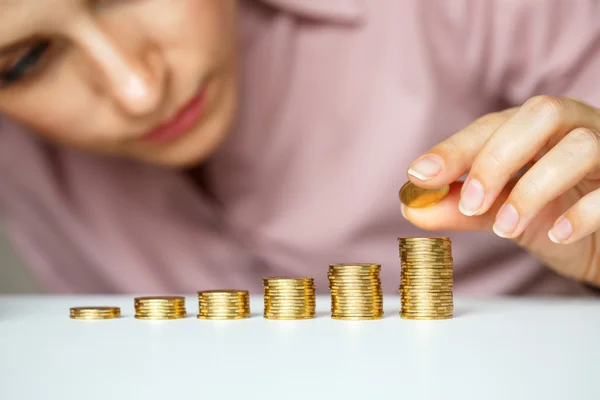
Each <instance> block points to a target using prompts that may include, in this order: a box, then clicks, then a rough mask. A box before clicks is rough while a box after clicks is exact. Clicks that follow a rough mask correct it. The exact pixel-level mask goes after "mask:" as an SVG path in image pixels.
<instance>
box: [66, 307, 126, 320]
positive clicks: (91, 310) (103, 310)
mask: <svg viewBox="0 0 600 400" xmlns="http://www.w3.org/2000/svg"><path fill="white" fill-rule="evenodd" d="M120 316H121V309H120V308H119V307H104V306H103V307H95V306H86V307H71V309H70V310H69V317H70V318H71V319H80V320H84V319H85V320H92V319H113V318H119V317H120Z"/></svg>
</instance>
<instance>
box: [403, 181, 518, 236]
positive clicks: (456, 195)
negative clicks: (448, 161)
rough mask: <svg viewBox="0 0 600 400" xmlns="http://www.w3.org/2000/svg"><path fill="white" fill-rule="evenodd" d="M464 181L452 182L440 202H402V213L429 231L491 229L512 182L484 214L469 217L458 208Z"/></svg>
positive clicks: (413, 222) (414, 223) (416, 224)
mask: <svg viewBox="0 0 600 400" xmlns="http://www.w3.org/2000/svg"><path fill="white" fill-rule="evenodd" d="M462 185H463V182H453V183H451V184H450V192H449V193H448V196H446V198H444V200H442V201H441V202H439V203H438V204H436V205H434V206H431V207H425V208H411V207H408V206H405V205H404V204H401V207H402V215H403V216H404V218H406V219H407V220H408V221H409V222H410V223H412V224H413V225H415V226H417V227H418V228H421V229H425V230H429V231H444V230H451V231H490V232H492V226H493V225H494V220H495V219H496V214H497V213H498V210H499V209H500V207H501V206H502V204H503V203H504V201H505V200H506V198H507V197H508V194H509V193H510V190H511V189H512V186H513V185H511V184H509V185H507V186H506V187H505V188H504V190H503V191H502V193H501V194H500V196H498V199H497V200H496V202H495V203H494V205H493V206H492V207H491V208H490V209H489V211H488V212H486V213H485V214H482V215H474V216H471V217H467V216H466V215H463V214H462V213H461V212H460V211H459V210H458V201H459V199H460V190H461V188H462Z"/></svg>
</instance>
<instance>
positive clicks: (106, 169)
mask: <svg viewBox="0 0 600 400" xmlns="http://www.w3.org/2000/svg"><path fill="white" fill-rule="evenodd" d="M241 3H242V7H241V11H240V12H241V14H242V15H241V17H242V18H241V24H242V28H241V34H240V40H241V43H242V63H243V65H242V68H241V71H240V74H241V89H242V94H241V96H242V97H241V109H240V111H239V114H238V116H237V122H236V126H235V128H234V130H233V132H232V134H231V135H230V136H229V138H228V139H227V141H226V143H225V144H224V145H223V146H222V147H221V148H220V149H219V151H218V152H217V153H216V154H214V156H213V157H211V159H210V160H209V161H208V162H207V163H206V164H205V165H203V166H202V167H201V168H198V170H197V171H195V172H194V173H195V174H198V175H199V176H200V177H201V179H202V180H203V181H204V182H205V185H204V187H203V188H202V189H199V188H198V187H197V185H195V184H194V183H193V182H192V180H191V179H190V178H189V177H188V176H187V175H185V174H184V173H182V172H180V171H179V172H178V171H175V170H169V169H161V168H157V167H152V166H149V165H144V164H140V163H136V162H132V161H128V160H119V159H112V158H105V157H100V156H95V155H90V154H84V153H81V152H79V151H76V150H69V149H65V148H58V147H55V146H54V145H50V144H46V143H44V142H43V140H42V139H38V138H35V137H34V136H32V135H30V134H28V133H27V132H26V131H25V129H23V128H22V127H19V126H17V124H15V123H13V122H10V121H8V120H6V119H5V120H3V121H0V124H1V126H0V215H2V219H3V222H4V225H5V227H6V229H7V231H8V233H9V235H10V238H11V239H12V241H13V244H14V246H15V248H16V249H17V251H18V252H19V254H20V255H21V257H22V259H23V260H24V261H25V262H26V263H27V264H28V265H29V266H30V268H31V269H32V270H33V272H34V273H35V276H36V277H37V280H38V282H39V284H40V285H41V286H42V287H44V288H46V289H47V290H50V291H53V292H58V293H90V292H92V293H113V292H128V293H142V292H144V293H193V292H195V291H196V290H200V289H211V288H245V289H249V290H251V291H253V292H259V291H260V290H261V284H262V281H261V278H262V277H264V276H270V275H308V276H312V277H314V278H315V279H316V283H317V287H318V290H319V291H320V292H322V293H323V292H326V291H327V279H326V274H327V267H328V264H329V263H334V262H347V261H352V262H376V263H381V264H382V265H383V268H382V281H383V286H384V290H385V291H386V292H388V293H393V292H396V291H397V289H398V285H399V276H400V272H399V268H400V267H399V265H400V263H399V256H398V243H397V238H398V237H399V236H412V235H431V234H432V233H431V232H423V231H420V230H419V229H417V228H415V227H413V226H411V225H410V224H409V223H408V222H407V221H405V220H404V219H403V218H402V216H401V214H400V204H399V201H398V190H399V188H400V186H401V185H402V184H403V183H404V181H405V180H406V175H405V171H406V168H407V167H408V164H409V163H410V162H411V161H412V160H413V159H414V158H415V157H416V156H418V155H419V154H421V153H422V152H423V151H425V150H426V149H427V148H429V147H430V146H432V145H434V144H436V143H437V142H439V141H441V140H442V139H444V138H446V137H448V136H449V135H451V134H453V133H454V132H456V131H457V130H458V129H460V128H462V127H464V126H466V125H467V124H469V123H470V122H471V121H473V120H474V119H476V118H477V117H479V116H481V115H483V114H485V113H488V112H490V111H494V110H498V109H500V108H506V107H508V106H509V105H514V104H521V103H522V102H524V101H525V100H526V99H528V98H529V97H531V96H533V95H535V94H540V93H544V94H551V95H564V96H572V97H577V98H580V99H582V100H585V101H587V102H590V103H591V104H595V105H600V1H595V0H452V1H447V0H377V1H373V0H242V1H241ZM433 234H434V235H449V236H450V237H451V238H452V240H453V253H454V260H455V271H456V274H455V278H456V279H455V289H456V293H458V294H465V295H478V294H486V295H494V294H520V293H526V294H534V293H535V294H543V293H545V294H585V293H589V292H588V291H587V289H585V288H583V286H582V285H580V284H579V283H577V282H573V281H569V280H567V279H564V278H561V277H559V276H557V275H556V274H555V273H553V272H551V271H550V270H549V269H547V268H545V267H544V266H543V265H541V264H540V262H539V261H538V260H536V259H535V258H534V257H533V256H531V255H529V254H528V253H526V252H524V251H522V250H520V249H519V248H517V247H516V246H515V245H514V244H512V242H510V241H508V240H504V239H500V238H498V237H496V236H495V235H493V234H488V233H485V234H484V233H465V232H459V233H457V232H435V233H433ZM540 234H543V235H545V234H546V232H541V233H540Z"/></svg>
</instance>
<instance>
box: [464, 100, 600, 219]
mask: <svg viewBox="0 0 600 400" xmlns="http://www.w3.org/2000/svg"><path fill="white" fill-rule="evenodd" d="M597 119H598V118H597V116H596V114H595V113H593V112H590V107H588V106H585V105H583V104H582V103H579V102H577V101H575V100H570V99H562V98H560V99H559V98H553V97H548V96H538V97H534V98H532V99H530V100H528V101H527V102H526V103H525V104H524V105H523V106H522V107H521V108H520V109H519V111H518V112H517V113H516V114H515V115H514V116H513V117H512V118H510V119H509V120H508V121H506V123H505V124H504V125H502V126H501V127H500V128H499V129H498V130H497V131H496V132H495V133H494V134H493V135H492V137H490V139H489V140H488V141H487V143H486V144H485V146H484V147H483V149H482V150H481V152H480V153H479V154H478V155H477V157H476V158H475V161H474V162H473V166H472V167H471V171H470V173H469V176H468V177H467V179H466V181H465V184H464V185H463V188H462V192H461V199H460V203H459V209H460V211H461V212H462V213H463V214H464V215H467V216H470V215H481V214H484V213H485V212H487V211H488V210H489V209H490V207H491V205H492V204H493V203H494V201H495V200H496V198H497V197H498V195H499V194H500V192H501V191H502V188H503V187H504V186H505V185H506V184H507V182H508V181H509V180H510V178H511V177H512V176H513V175H514V174H515V173H516V172H518V171H519V170H520V169H521V168H523V167H524V166H525V165H526V164H527V163H528V162H529V161H531V160H532V159H533V158H534V157H535V156H536V154H537V153H538V152H540V150H542V149H543V148H544V146H545V145H546V144H547V143H548V142H549V141H551V140H552V141H554V140H556V139H559V138H561V137H562V136H564V135H565V134H566V133H567V132H569V131H571V130H572V129H574V128H575V127H576V126H590V125H592V126H593V125H596V124H597V123H598V121H597Z"/></svg>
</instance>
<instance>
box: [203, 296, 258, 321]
mask: <svg viewBox="0 0 600 400" xmlns="http://www.w3.org/2000/svg"><path fill="white" fill-rule="evenodd" d="M198 310H199V314H198V319H242V318H248V317H250V294H249V293H248V291H247V290H205V291H202V292H198Z"/></svg>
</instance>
